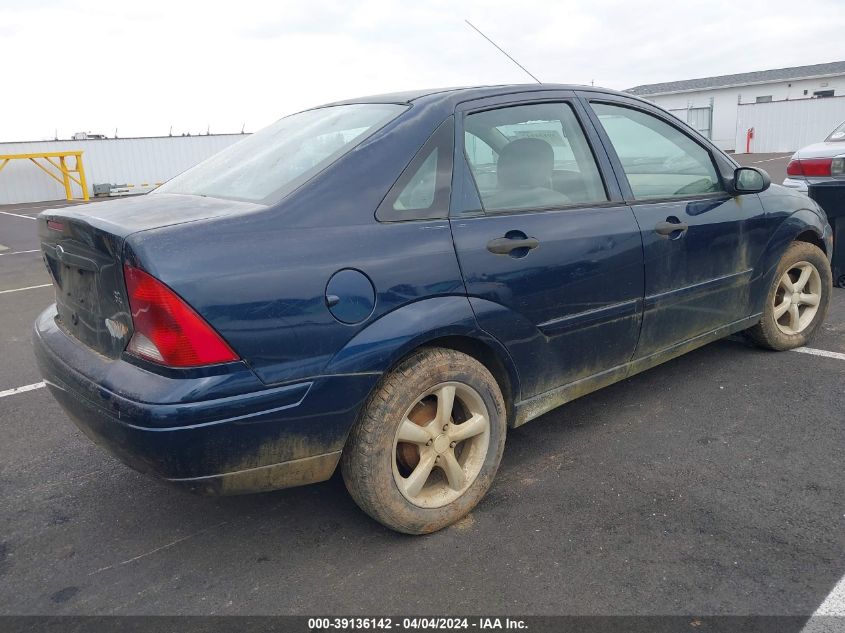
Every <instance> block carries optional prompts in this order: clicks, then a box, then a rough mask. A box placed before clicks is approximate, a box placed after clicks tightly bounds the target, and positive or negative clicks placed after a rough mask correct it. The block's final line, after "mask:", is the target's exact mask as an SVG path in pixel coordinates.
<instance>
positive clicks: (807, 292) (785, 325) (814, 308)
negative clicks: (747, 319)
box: [772, 262, 822, 335]
mask: <svg viewBox="0 0 845 633" xmlns="http://www.w3.org/2000/svg"><path fill="white" fill-rule="evenodd" d="M821 299H822V280H821V277H820V276H819V271H818V270H816V267H815V266H813V265H812V264H811V263H809V262H798V263H797V264H793V265H792V266H790V267H789V269H788V270H787V271H786V272H785V273H783V276H782V277H781V278H780V281H779V282H778V287H777V289H776V290H775V295H774V298H773V299H772V301H773V308H774V317H775V324H777V326H778V329H779V330H780V331H781V332H783V333H784V334H788V335H793V334H799V333H801V332H803V331H804V330H805V329H806V328H807V326H808V325H810V323H812V322H813V319H814V318H815V316H816V312H818V310H819V303H821Z"/></svg>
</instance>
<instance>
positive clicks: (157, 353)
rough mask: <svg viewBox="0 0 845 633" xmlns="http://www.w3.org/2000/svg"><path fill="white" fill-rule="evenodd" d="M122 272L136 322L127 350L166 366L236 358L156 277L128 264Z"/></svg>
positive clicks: (233, 359)
mask: <svg viewBox="0 0 845 633" xmlns="http://www.w3.org/2000/svg"><path fill="white" fill-rule="evenodd" d="M123 275H124V278H125V279H126V290H127V292H128V294H129V307H130V309H131V310H132V323H133V325H134V326H135V333H134V334H133V335H132V339H131V340H130V341H129V345H128V346H127V347H126V351H127V352H129V353H130V354H133V355H135V356H138V357H140V358H144V359H146V360H149V361H152V362H154V363H158V364H160V365H167V366H168V367H198V366H201V365H214V364H217V363H226V362H230V361H235V360H238V355H237V354H235V352H234V351H232V348H231V347H229V346H228V345H227V344H226V342H225V341H224V340H223V339H222V338H221V337H220V335H219V334H218V333H217V332H215V331H214V329H213V328H212V327H211V326H210V325H209V324H208V323H206V322H205V320H204V319H203V318H202V317H201V316H200V315H199V314H197V313H196V312H195V311H194V309H193V308H191V306H189V305H188V304H187V303H185V301H183V300H182V298H181V297H179V295H177V294H176V293H175V292H173V291H172V290H171V289H170V288H168V287H167V286H165V285H164V284H163V283H161V282H160V281H159V280H158V279H156V278H155V277H153V276H151V275H149V274H148V273H145V272H144V271H143V270H140V269H138V268H134V267H132V266H129V265H128V264H124V266H123Z"/></svg>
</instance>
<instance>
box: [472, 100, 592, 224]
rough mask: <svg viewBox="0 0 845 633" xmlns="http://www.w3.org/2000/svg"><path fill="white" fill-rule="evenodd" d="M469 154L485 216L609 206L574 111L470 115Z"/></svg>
mask: <svg viewBox="0 0 845 633" xmlns="http://www.w3.org/2000/svg"><path fill="white" fill-rule="evenodd" d="M464 128H465V134H464V151H465V153H466V157H467V161H468V162H469V165H470V169H471V170H472V174H473V177H474V178H475V183H476V186H477V187H478V192H479V194H480V196H481V201H482V204H483V206H484V210H485V211H505V210H516V209H542V208H550V207H552V208H553V207H562V206H568V205H573V204H586V203H598V202H605V201H607V199H608V198H607V192H606V191H605V188H604V183H603V182H602V179H601V175H600V174H599V170H598V167H597V166H596V161H595V159H594V157H593V154H592V152H591V150H590V147H589V145H588V143H587V139H586V137H585V136H584V132H583V130H582V129H581V126H580V124H579V123H578V120H577V118H576V117H575V113H574V112H573V110H572V107H571V106H569V105H568V104H565V103H539V104H531V105H520V106H512V107H507V108H500V109H498V110H487V111H484V112H478V113H474V114H470V115H468V116H467V117H466V119H465V124H464Z"/></svg>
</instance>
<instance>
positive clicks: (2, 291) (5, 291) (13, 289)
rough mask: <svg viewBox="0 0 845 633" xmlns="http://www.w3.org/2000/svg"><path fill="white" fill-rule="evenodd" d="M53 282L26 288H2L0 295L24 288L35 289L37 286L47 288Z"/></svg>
mask: <svg viewBox="0 0 845 633" xmlns="http://www.w3.org/2000/svg"><path fill="white" fill-rule="evenodd" d="M52 285H53V284H40V285H38V286H27V287H26V288H12V289H11V290H0V295H4V294H6V293H7V292H20V291H22V290H35V289H36V288H46V287H47V286H52Z"/></svg>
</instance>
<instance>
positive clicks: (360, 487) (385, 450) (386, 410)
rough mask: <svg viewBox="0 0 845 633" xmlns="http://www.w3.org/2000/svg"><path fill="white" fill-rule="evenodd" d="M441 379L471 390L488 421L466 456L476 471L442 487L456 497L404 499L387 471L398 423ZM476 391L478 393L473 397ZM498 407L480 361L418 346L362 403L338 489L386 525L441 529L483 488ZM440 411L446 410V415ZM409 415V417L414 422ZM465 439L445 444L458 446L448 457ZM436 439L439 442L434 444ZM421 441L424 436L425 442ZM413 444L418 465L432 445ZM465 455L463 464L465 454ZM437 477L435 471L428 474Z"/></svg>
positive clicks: (489, 477) (501, 421)
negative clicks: (452, 487) (432, 503)
mask: <svg viewBox="0 0 845 633" xmlns="http://www.w3.org/2000/svg"><path fill="white" fill-rule="evenodd" d="M444 383H447V384H448V385H458V387H456V388H457V389H460V390H466V393H470V392H472V393H474V396H473V397H474V398H475V400H474V402H475V403H477V406H478V407H481V406H482V405H483V407H486V413H487V417H488V419H489V427H488V430H485V431H484V440H485V443H484V445H483V447H482V448H481V449H478V450H477V451H476V455H477V456H476V457H473V459H474V462H473V463H474V464H475V466H474V467H473V468H475V469H478V468H480V471H477V475H474V479H472V478H470V477H467V484H466V485H467V486H468V487H467V488H466V489H465V490H464V491H463V492H460V488H458V489H457V490H456V491H454V493H452V492H451V491H448V492H450V494H459V495H460V496H458V497H457V498H456V499H454V500H452V501H450V502H448V503H447V504H446V505H442V506H440V507H421V506H420V505H417V504H416V503H412V501H411V500H410V499H409V498H407V497H406V495H405V493H403V491H402V490H400V488H399V483H400V482H401V481H403V480H397V479H396V477H397V475H395V474H394V473H395V472H397V473H398V469H399V467H400V463H401V461H402V456H400V455H399V453H400V450H399V445H398V444H397V442H398V437H399V434H398V430H399V426H400V423H401V422H402V421H403V420H404V419H405V418H406V416H407V417H408V418H409V419H414V418H412V415H411V414H412V413H414V412H415V411H417V410H418V409H417V407H420V406H426V402H427V403H428V405H431V400H428V401H425V400H422V398H423V397H424V396H425V394H429V393H430V392H431V391H432V390H435V389H438V388H442V385H443V384H444ZM438 393H439V392H438ZM460 394H461V392H460V391H459V392H458V393H456V395H455V402H456V405H455V406H456V408H455V409H454V410H452V409H451V408H450V411H452V412H453V413H454V416H455V417H454V422H453V423H451V428H452V429H455V428H460V420H459V419H458V418H459V416H460V410H461V407H462V406H463V405H462V404H461V402H462V401H461V396H460ZM476 396H480V399H479V398H477V397H476ZM427 397H428V398H432V397H434V396H433V395H428V396H427ZM438 399H439V396H438ZM434 402H435V404H434V405H431V406H434V408H435V409H437V406H438V405H437V404H436V403H437V400H435V401H434ZM444 406H445V405H444ZM467 410H469V409H467ZM505 411H506V410H505V403H504V399H503V398H502V392H501V389H500V388H499V385H498V383H497V382H496V379H495V378H494V377H493V376H492V374H491V373H490V372H489V371H488V370H487V368H486V367H484V365H482V364H481V363H480V362H478V361H477V360H475V359H474V358H472V357H470V356H467V355H466V354H462V353H460V352H456V351H454V350H450V349H443V348H422V349H420V350H418V351H416V352H414V353H412V354H411V355H410V356H409V357H408V358H406V359H405V360H403V361H402V362H401V363H400V364H399V365H398V366H397V367H396V368H395V369H394V370H393V371H392V372H391V373H390V374H388V375H386V376H385V377H384V378H383V379H382V381H381V383H380V385H379V386H378V387H377V388H376V389H375V391H374V392H373V394H372V395H371V396H370V398H369V400H368V402H367V403H366V405H365V407H364V409H363V411H362V413H361V416H360V418H359V420H358V422H357V423H356V424H355V427H354V428H353V429H352V432H351V434H350V436H349V439H348V441H347V443H346V447H345V448H344V450H343V455H342V458H341V472H342V474H343V480H344V482H345V483H346V488H347V490H349V493H350V495H352V498H353V499H354V500H355V502H356V503H357V504H358V506H360V508H361V509H362V510H363V511H364V512H366V513H367V514H369V515H370V516H371V517H373V518H374V519H375V520H376V521H379V522H380V523H382V524H384V525H386V526H387V527H389V528H392V529H394V530H397V531H399V532H404V533H406V534H427V533H429V532H435V531H437V530H439V529H441V528H444V527H446V526H447V525H450V524H452V523H454V522H455V521H457V520H459V519H461V518H462V517H464V516H465V515H466V514H468V513H469V512H470V510H472V509H473V508H474V507H475V505H476V504H477V503H478V502H479V501H480V500H481V498H482V497H483V496H484V495H485V493H486V492H487V490H488V489H489V488H490V486H491V484H492V482H493V477H494V476H495V474H496V470H497V469H498V467H499V462H500V461H501V458H502V452H503V450H504V447H505V434H506V426H507V424H506V423H507V420H506V412H505ZM446 417H449V414H447V416H446ZM435 419H436V418H432V422H431V424H430V426H434V425H435ZM450 419H451V418H450ZM414 421H415V423H416V424H420V425H421V424H422V423H421V422H417V421H416V420H414ZM447 426H449V425H447ZM425 428H429V427H425ZM444 432H445V428H444ZM469 441H470V440H465V441H461V440H458V442H455V443H452V444H451V445H450V446H453V447H454V446H455V445H456V444H457V445H458V448H453V456H454V455H455V454H458V455H459V457H460V453H459V451H461V450H462V449H461V448H460V447H461V446H464V445H465V444H464V443H463V442H469ZM473 441H475V440H473ZM442 444H443V443H442V442H441V444H440V445H441V446H442ZM429 445H430V443H429V444H426V445H425V446H429ZM435 445H436V442H435ZM413 448H414V449H415V450H418V451H419V453H418V456H417V459H418V462H417V463H418V464H419V463H421V462H422V460H423V457H422V451H426V450H427V451H428V452H429V453H432V451H433V450H434V448H431V449H427V448H425V447H419V448H417V447H413ZM447 450H448V449H447ZM472 450H474V451H475V450H476V449H475V448H473V449H472ZM468 455H469V453H468ZM441 457H442V456H441V455H439V454H438V455H437V457H436V458H434V459H437V460H438V461H440V460H441ZM465 462H466V463H469V457H467V459H466V460H465ZM467 467H468V466H467ZM441 468H442V465H441ZM411 470H413V467H411ZM435 470H436V468H435V469H431V470H430V472H431V473H432V474H435ZM444 473H445V470H444ZM437 476H438V475H435V479H436V477H437ZM429 477H430V476H426V478H425V481H426V482H427V483H426V484H425V486H426V488H425V490H431V489H432V488H430V487H429V486H430V484H431V481H434V480H431V481H430V480H429ZM442 479H443V481H442V482H441V483H438V482H437V481H434V483H433V484H431V485H446V484H448V483H449V482H446V481H445V474H444V475H443V477H442ZM404 481H407V480H404ZM445 498H446V497H444V499H445Z"/></svg>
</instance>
